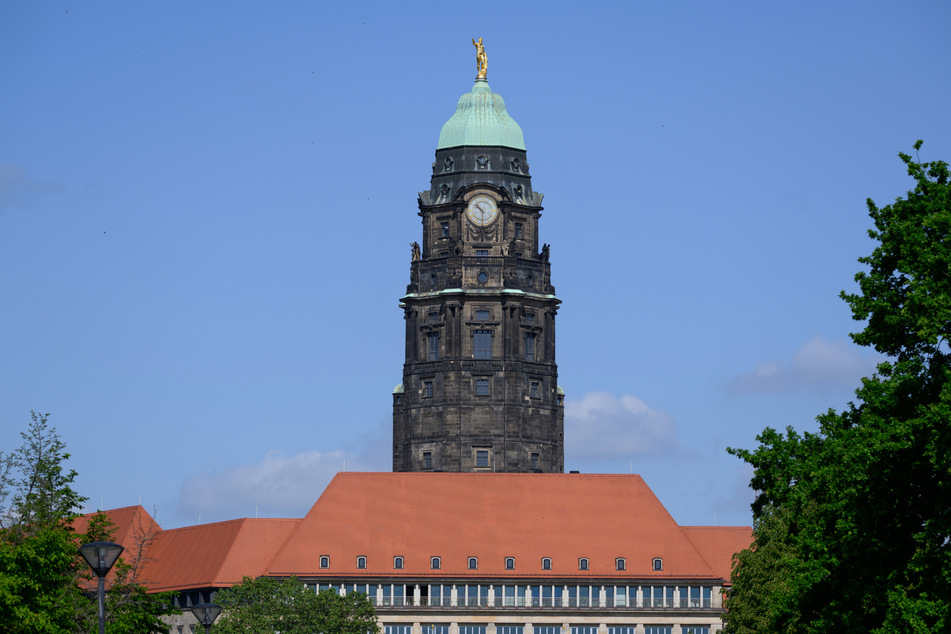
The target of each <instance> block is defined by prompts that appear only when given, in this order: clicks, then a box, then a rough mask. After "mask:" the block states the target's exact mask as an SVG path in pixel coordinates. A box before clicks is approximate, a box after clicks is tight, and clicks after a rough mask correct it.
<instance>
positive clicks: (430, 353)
mask: <svg viewBox="0 0 951 634" xmlns="http://www.w3.org/2000/svg"><path fill="white" fill-rule="evenodd" d="M426 339H427V342H428V347H427V354H426V357H427V358H428V359H429V360H430V361H439V333H438V332H431V333H429V334H428V335H427V336H426Z"/></svg>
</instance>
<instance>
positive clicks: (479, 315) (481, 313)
mask: <svg viewBox="0 0 951 634" xmlns="http://www.w3.org/2000/svg"><path fill="white" fill-rule="evenodd" d="M475 318H476V320H477V321H488V320H489V311H488V310H487V309H485V308H479V309H477V310H476V311H475Z"/></svg>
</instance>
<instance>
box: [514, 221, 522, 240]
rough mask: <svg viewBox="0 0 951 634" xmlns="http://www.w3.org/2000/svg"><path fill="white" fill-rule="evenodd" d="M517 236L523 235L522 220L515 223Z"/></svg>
mask: <svg viewBox="0 0 951 634" xmlns="http://www.w3.org/2000/svg"><path fill="white" fill-rule="evenodd" d="M515 237H516V238H521V237H522V223H520V222H516V223H515Z"/></svg>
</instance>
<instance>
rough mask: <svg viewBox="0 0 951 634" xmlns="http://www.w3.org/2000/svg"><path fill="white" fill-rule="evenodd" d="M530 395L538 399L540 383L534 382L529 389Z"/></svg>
mask: <svg viewBox="0 0 951 634" xmlns="http://www.w3.org/2000/svg"><path fill="white" fill-rule="evenodd" d="M528 395H529V396H530V397H532V398H538V381H532V382H531V384H530V385H529V388H528Z"/></svg>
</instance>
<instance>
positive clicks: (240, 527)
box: [206, 517, 248, 583]
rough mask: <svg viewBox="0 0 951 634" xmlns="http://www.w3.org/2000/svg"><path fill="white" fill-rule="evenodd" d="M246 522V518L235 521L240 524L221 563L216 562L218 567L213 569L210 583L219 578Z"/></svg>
mask: <svg viewBox="0 0 951 634" xmlns="http://www.w3.org/2000/svg"><path fill="white" fill-rule="evenodd" d="M247 520H248V518H246V517H243V518H241V519H239V520H237V521H238V522H240V525H239V526H238V530H236V531H235V532H234V536H233V537H232V538H231V543H230V544H228V550H226V551H225V556H224V557H222V558H221V561H219V562H218V567H217V568H215V573H214V574H213V575H212V576H211V580H210V581H211V582H212V583H214V582H216V581H218V577H219V576H221V569H222V568H224V567H225V562H226V561H228V558H229V557H230V556H231V551H232V550H234V545H235V543H236V542H237V541H238V537H239V536H240V535H241V531H243V530H244V527H245V526H246V523H247ZM206 526H207V524H206Z"/></svg>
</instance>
